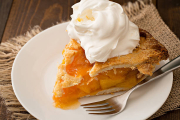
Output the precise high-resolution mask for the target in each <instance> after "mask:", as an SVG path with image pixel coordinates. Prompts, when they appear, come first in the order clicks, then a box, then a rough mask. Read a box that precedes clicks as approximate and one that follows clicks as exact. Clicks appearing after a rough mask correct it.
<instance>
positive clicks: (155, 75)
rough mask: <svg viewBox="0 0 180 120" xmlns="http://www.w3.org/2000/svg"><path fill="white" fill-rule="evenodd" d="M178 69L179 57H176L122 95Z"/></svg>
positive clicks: (179, 64) (179, 65)
mask: <svg viewBox="0 0 180 120" xmlns="http://www.w3.org/2000/svg"><path fill="white" fill-rule="evenodd" d="M179 67H180V56H178V57H176V58H175V59H173V60H171V61H170V62H168V63H167V64H165V65H164V66H162V67H161V68H159V69H158V70H157V71H155V72H154V73H153V75H152V76H149V77H147V78H146V79H144V80H143V81H141V82H140V83H138V84H137V85H136V86H135V87H133V88H131V89H130V90H128V91H127V92H125V93H124V95H125V94H126V95H127V94H128V96H129V95H130V94H131V93H132V92H133V91H134V90H135V89H137V88H139V87H141V86H143V85H145V84H147V83H149V82H151V81H153V80H155V79H157V78H159V77H162V76H163V75H165V74H167V73H169V72H171V71H172V70H175V69H177V68H179Z"/></svg>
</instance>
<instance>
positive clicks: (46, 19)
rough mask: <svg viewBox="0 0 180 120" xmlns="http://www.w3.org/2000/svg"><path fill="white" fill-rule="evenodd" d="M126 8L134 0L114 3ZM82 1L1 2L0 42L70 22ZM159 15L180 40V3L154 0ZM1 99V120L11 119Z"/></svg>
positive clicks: (173, 114)
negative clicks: (36, 28) (75, 7)
mask: <svg viewBox="0 0 180 120" xmlns="http://www.w3.org/2000/svg"><path fill="white" fill-rule="evenodd" d="M111 1H115V2H117V3H120V4H127V2H128V1H132V2H134V1H135V0H111ZM77 2H79V0H0V41H2V42H5V41H6V40H7V39H9V38H11V37H15V36H18V35H22V34H24V33H25V32H26V31H27V30H29V29H30V28H31V27H33V26H35V25H40V27H41V28H42V29H46V28H48V27H51V26H52V25H54V24H56V23H57V22H62V21H67V20H69V19H70V15H71V14H72V9H71V6H72V5H73V4H74V3H77ZM153 3H154V5H155V6H156V7H157V9H158V11H159V14H160V15H161V17H162V19H163V20H164V22H165V23H166V24H167V25H168V26H169V28H170V29H171V30H172V31H173V32H174V33H175V34H176V35H177V37H179V38H180V32H179V31H180V23H179V22H180V0H153ZM1 102H2V100H1V99H0V120H6V119H8V118H9V115H10V114H9V113H7V112H6V108H5V106H4V105H3V104H2V103H1ZM154 120H180V110H175V111H170V112H167V114H165V115H163V116H160V117H158V118H155V119H154Z"/></svg>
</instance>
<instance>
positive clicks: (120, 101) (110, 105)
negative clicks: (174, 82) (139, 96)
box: [81, 56, 180, 115]
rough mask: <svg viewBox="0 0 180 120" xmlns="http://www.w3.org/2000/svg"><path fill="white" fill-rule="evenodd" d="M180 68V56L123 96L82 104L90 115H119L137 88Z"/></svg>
mask: <svg viewBox="0 0 180 120" xmlns="http://www.w3.org/2000/svg"><path fill="white" fill-rule="evenodd" d="M178 67H180V56H178V57H177V58H175V59H173V60H172V61H170V62H168V63H167V64H165V65H164V66H162V67H161V68H160V69H158V70H157V71H156V72H154V74H153V75H152V76H149V77H147V78H146V79H144V80H143V81H141V82H140V83H138V84H137V85H136V86H135V87H133V88H131V89H130V90H128V91H127V92H125V93H124V94H122V95H118V96H114V97H111V98H109V99H105V100H102V101H98V102H93V103H88V104H82V105H81V106H83V107H84V108H86V109H87V108H88V109H87V110H86V111H90V113H89V114H96V115H108V114H117V113H120V112H122V111H123V110H124V108H125V106H126V103H127V100H128V98H129V96H130V94H131V93H132V92H133V91H134V90H136V89H137V88H139V87H141V86H143V85H145V84H147V83H149V82H151V81H153V80H155V79H157V78H159V77H161V76H164V75H165V74H167V73H169V72H171V71H172V70H174V69H177V68H178Z"/></svg>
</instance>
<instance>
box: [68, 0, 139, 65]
mask: <svg viewBox="0 0 180 120" xmlns="http://www.w3.org/2000/svg"><path fill="white" fill-rule="evenodd" d="M72 8H73V14H72V15H71V18H72V20H71V21H70V23H69V25H68V26H67V31H68V35H69V37H70V38H72V39H75V40H77V41H79V42H80V44H81V47H82V48H83V49H84V50H85V54H86V58H87V59H88V60H89V61H90V63H94V62H96V61H97V62H105V61H106V60H107V59H108V58H112V57H115V56H120V55H126V54H129V53H132V51H133V49H134V48H135V47H136V46H137V45H138V44H139V40H140V37H139V29H138V27H137V25H135V24H134V23H132V22H131V21H129V19H128V17H127V15H126V14H125V13H124V11H123V8H122V7H121V5H119V4H117V3H114V2H111V1H109V0H81V1H80V2H79V3H76V4H75V5H73V6H72Z"/></svg>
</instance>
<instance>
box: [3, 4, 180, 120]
mask: <svg viewBox="0 0 180 120" xmlns="http://www.w3.org/2000/svg"><path fill="white" fill-rule="evenodd" d="M123 8H124V10H125V12H126V14H127V15H128V17H129V19H130V20H131V21H132V22H134V23H136V24H137V25H138V26H139V27H140V28H142V29H145V30H147V31H149V32H150V33H151V34H152V35H153V36H154V37H155V38H156V39H157V40H158V41H159V42H161V43H162V44H163V45H165V47H166V48H167V49H168V51H169V55H170V59H173V58H175V57H177V56H178V55H180V41H179V39H178V38H177V37H176V36H175V35H174V34H173V32H171V30H170V29H169V28H168V27H167V25H166V24H165V23H164V22H163V21H162V19H161V17H160V16H159V14H158V11H157V9H156V8H155V6H154V5H153V4H152V2H151V1H137V2H135V3H128V4H127V5H126V6H123ZM39 32H41V28H40V27H39V26H35V27H34V28H32V30H30V31H28V32H27V33H26V34H25V35H22V36H18V37H15V38H11V39H9V40H8V41H7V42H4V43H1V46H0V97H1V98H2V99H3V101H4V104H5V105H6V107H7V112H8V113H10V116H11V117H12V118H14V119H35V118H33V116H31V115H30V114H29V113H28V112H27V111H26V110H25V109H24V108H23V107H22V106H21V104H20V103H19V101H18V100H17V98H16V96H15V94H14V92H13V89H12V86H11V67H12V64H13V61H14V58H15V57H16V54H17V53H18V52H19V50H20V49H21V47H22V46H23V45H24V44H25V43H26V42H27V41H28V40H30V39H31V38H32V37H33V36H35V35H36V34H38V33H39ZM179 106H180V69H178V70H175V71H174V82H173V87H172V90H171V93H170V95H169V97H168V99H167V100H166V102H165V103H164V105H163V106H162V107H161V108H160V109H159V110H158V111H157V112H156V113H155V114H154V115H152V116H151V117H150V118H149V119H153V118H155V117H158V116H161V115H163V114H165V113H166V112H167V111H171V110H175V109H177V108H178V107H179Z"/></svg>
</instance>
